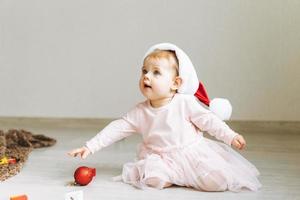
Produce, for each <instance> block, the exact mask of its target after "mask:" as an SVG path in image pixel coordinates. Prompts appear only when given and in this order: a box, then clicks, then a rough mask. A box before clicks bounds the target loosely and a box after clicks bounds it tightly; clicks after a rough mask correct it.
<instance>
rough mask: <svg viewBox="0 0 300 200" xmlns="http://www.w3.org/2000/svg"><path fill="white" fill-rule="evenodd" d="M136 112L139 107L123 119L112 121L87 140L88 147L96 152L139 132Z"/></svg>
mask: <svg viewBox="0 0 300 200" xmlns="http://www.w3.org/2000/svg"><path fill="white" fill-rule="evenodd" d="M136 114H137V109H133V110H131V111H130V112H128V113H127V114H126V115H125V116H124V117H122V118H121V119H117V120H115V121H112V122H111V123H110V124H108V125H107V126H106V127H105V128H104V129H103V130H102V131H100V132H99V133H98V134H97V135H96V136H94V137H93V138H92V139H90V140H89V141H87V142H86V147H88V148H89V150H90V151H91V152H92V153H95V152H96V151H99V150H100V149H102V148H104V147H107V146H109V145H111V144H113V143H114V142H117V141H119V140H121V139H123V138H125V137H128V136H130V135H132V134H133V133H135V132H137V128H136V124H137V122H136V119H137V117H136Z"/></svg>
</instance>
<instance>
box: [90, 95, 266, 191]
mask: <svg viewBox="0 0 300 200" xmlns="http://www.w3.org/2000/svg"><path fill="white" fill-rule="evenodd" d="M201 131H206V132H208V133H209V134H210V135H212V136H214V137H216V138H217V139H219V140H221V141H223V142H224V143H226V144H224V143H221V142H216V141H213V140H210V139H207V138H205V137H203V134H202V132H201ZM133 133H138V134H141V135H142V138H143V142H142V144H141V145H140V147H139V151H138V160H137V161H136V162H130V163H126V164H124V166H123V172H122V180H123V181H124V182H125V183H129V184H132V185H134V186H136V187H139V188H145V187H147V185H148V182H147V181H148V180H151V179H152V180H153V178H154V179H155V180H156V183H155V185H153V184H152V185H151V186H152V187H153V186H154V187H156V188H159V189H161V188H163V186H164V185H165V184H166V183H172V184H175V185H179V186H186V187H193V188H195V189H198V190H203V191H225V190H230V191H235V192H238V191H240V190H241V189H243V188H245V189H249V190H253V191H256V190H258V188H260V187H261V184H260V182H259V180H258V179H257V176H258V175H259V172H258V170H257V169H256V168H255V166H254V165H252V164H251V163H250V162H249V161H247V160H246V159H245V158H244V157H242V156H241V155H240V154H239V153H237V152H236V151H234V150H233V149H232V148H231V147H230V145H231V141H232V139H233V138H234V137H235V136H236V135H237V133H235V132H234V131H233V130H231V129H230V128H229V127H228V126H227V125H226V124H225V123H224V122H223V121H221V120H220V119H219V118H218V117H216V116H215V115H214V114H213V113H212V112H211V111H209V110H207V109H205V108H204V107H202V106H201V105H200V103H199V102H198V101H197V100H196V99H195V97H194V96H192V95H184V94H178V93H177V94H176V95H175V96H174V98H173V99H172V101H171V102H170V103H169V104H167V105H165V106H162V107H159V108H153V107H152V106H151V105H150V102H149V101H144V102H142V103H139V104H138V105H136V106H135V107H134V108H133V109H132V110H130V111H129V112H128V113H127V114H126V115H124V116H123V117H122V118H121V119H118V120H115V121H113V122H111V123H110V124H109V125H108V126H106V127H105V128H104V129H103V130H102V131H101V132H100V133H98V134H97V135H96V136H95V137H93V138H92V139H91V140H90V141H88V142H87V143H86V146H87V147H88V148H89V149H90V150H91V152H92V153H94V152H96V151H98V150H100V149H102V148H104V147H106V146H108V145H110V144H112V143H114V142H116V141H118V140H121V139H122V138H125V137H127V136H130V135H132V134H133Z"/></svg>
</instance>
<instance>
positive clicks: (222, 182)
mask: <svg viewBox="0 0 300 200" xmlns="http://www.w3.org/2000/svg"><path fill="white" fill-rule="evenodd" d="M258 175H259V172H258V170H257V169H256V167H255V166H254V165H253V164H251V163H250V162H249V161H248V160H246V159H245V158H244V157H243V156H241V155H240V154H239V153H237V152H236V151H235V150H233V149H232V148H231V147H230V146H228V145H226V144H223V143H220V142H217V141H214V140H210V139H207V138H205V137H201V138H200V140H197V141H196V142H193V143H192V144H189V145H185V146H172V147H166V148H149V147H148V146H147V145H145V144H142V145H140V148H139V154H138V160H137V161H136V162H130V163H126V164H124V166H123V172H122V181H123V182H125V183H129V184H132V185H133V186H135V187H138V188H147V187H149V185H150V186H151V187H155V188H158V189H162V188H163V187H164V186H165V185H166V184H174V185H178V186H185V187H192V188H195V189H197V190H201V191H225V190H229V191H233V192H239V191H241V190H242V189H247V190H251V191H257V190H258V189H259V188H260V187H261V184H260V182H259V180H258V179H257V176H258ZM149 183H150V184H149Z"/></svg>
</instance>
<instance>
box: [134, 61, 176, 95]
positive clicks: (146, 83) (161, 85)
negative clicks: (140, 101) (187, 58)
mask: <svg viewBox="0 0 300 200" xmlns="http://www.w3.org/2000/svg"><path fill="white" fill-rule="evenodd" d="M175 77H176V69H175V68H174V67H172V66H171V64H170V62H169V61H168V59H166V58H159V59H153V58H146V59H145V60H144V66H143V67H142V74H141V78H140V82H139V85H140V90H141V92H142V94H143V95H144V96H145V97H146V98H147V99H149V100H158V99H162V98H169V97H172V96H173V95H174V90H171V87H172V85H173V84H174V79H175Z"/></svg>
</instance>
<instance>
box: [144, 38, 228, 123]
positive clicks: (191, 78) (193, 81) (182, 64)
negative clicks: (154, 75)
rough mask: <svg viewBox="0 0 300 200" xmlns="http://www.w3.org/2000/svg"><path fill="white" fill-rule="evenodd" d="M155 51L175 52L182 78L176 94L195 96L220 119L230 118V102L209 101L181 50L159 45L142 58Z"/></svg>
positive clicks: (222, 100) (189, 61)
mask: <svg viewBox="0 0 300 200" xmlns="http://www.w3.org/2000/svg"><path fill="white" fill-rule="evenodd" d="M155 50H172V51H174V52H175V54H176V57H177V60H178V64H179V76H180V77H181V78H182V85H181V86H180V88H179V89H178V90H177V92H178V93H181V94H191V95H195V96H196V97H197V98H198V99H199V100H200V101H201V102H202V103H204V104H205V105H207V106H208V107H209V109H210V110H211V111H212V112H214V113H215V114H216V115H217V116H218V117H219V118H220V119H222V120H228V119H229V118H230V116H231V112H232V107H231V104H230V102H229V101H228V100H227V99H223V98H215V99H213V100H212V101H210V99H209V97H208V95H207V92H206V90H205V88H204V85H203V84H202V83H201V82H199V80H198V77H197V73H196V71H195V68H194V65H193V63H192V62H191V60H190V58H189V57H188V56H187V55H186V53H185V52H184V51H183V50H181V49H180V48H179V47H177V46H176V45H174V44H170V43H160V44H156V45H154V46H152V47H150V48H149V49H148V51H147V52H146V54H145V56H144V58H146V57H147V56H148V55H149V54H150V53H152V52H153V51H155Z"/></svg>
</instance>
